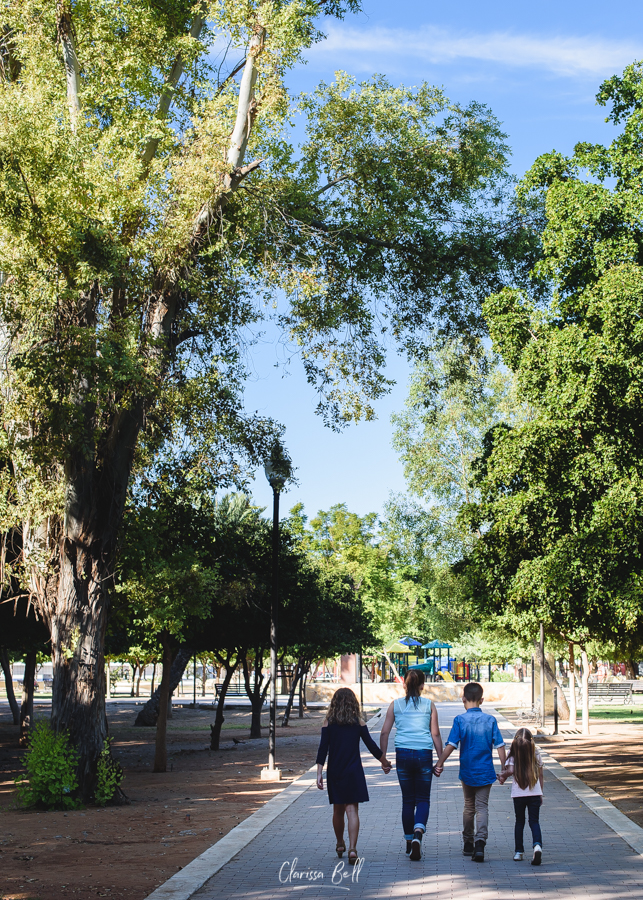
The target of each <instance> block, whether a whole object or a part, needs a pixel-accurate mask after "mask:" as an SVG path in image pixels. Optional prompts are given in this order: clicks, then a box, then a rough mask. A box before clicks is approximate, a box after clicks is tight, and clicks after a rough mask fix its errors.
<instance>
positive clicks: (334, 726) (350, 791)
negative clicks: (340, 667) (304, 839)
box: [317, 688, 391, 866]
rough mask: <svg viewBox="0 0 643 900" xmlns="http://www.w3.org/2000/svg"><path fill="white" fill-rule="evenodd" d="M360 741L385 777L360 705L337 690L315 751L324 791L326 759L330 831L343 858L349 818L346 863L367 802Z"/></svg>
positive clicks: (353, 855)
mask: <svg viewBox="0 0 643 900" xmlns="http://www.w3.org/2000/svg"><path fill="white" fill-rule="evenodd" d="M360 740H362V741H364V743H365V744H366V746H367V747H368V749H369V750H370V751H371V753H372V754H373V756H374V757H375V759H378V760H379V761H380V762H381V764H382V769H383V770H384V772H385V773H386V774H388V773H389V772H390V771H391V764H390V762H389V761H388V759H387V758H386V754H385V753H383V751H382V750H380V748H379V747H378V746H377V744H376V743H375V741H374V740H373V738H372V737H371V736H370V734H369V732H368V728H367V727H366V723H365V722H364V721H363V719H362V717H361V711H360V708H359V702H358V700H357V697H356V696H355V694H354V693H353V692H352V691H351V690H350V689H349V688H340V689H339V690H338V691H336V692H335V694H334V695H333V699H332V700H331V702H330V707H329V708H328V715H327V716H326V718H325V720H324V723H323V725H322V730H321V741H320V743H319V750H318V751H317V787H318V788H319V790H320V791H323V790H324V776H323V771H324V763H325V762H326V756H328V772H327V776H326V787H327V789H328V801H329V803H332V804H333V829H334V831H335V837H336V838H337V845H336V847H335V850H336V852H337V855H338V856H339V857H340V859H341V857H342V855H343V854H344V853H345V851H346V843H345V841H344V822H345V818H346V819H348V839H349V850H348V862H349V865H351V866H354V865H355V863H356V862H357V859H358V857H357V838H358V835H359V804H360V803H366V802H368V790H367V788H366V778H365V776H364V769H363V767H362V760H361V757H360V752H359V751H360Z"/></svg>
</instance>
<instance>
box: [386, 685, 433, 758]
mask: <svg viewBox="0 0 643 900" xmlns="http://www.w3.org/2000/svg"><path fill="white" fill-rule="evenodd" d="M416 700H417V706H416V705H415V703H414V702H413V700H412V699H410V700H409V701H408V703H407V701H406V698H405V697H398V698H397V699H396V700H394V701H393V712H394V713H395V729H396V730H395V746H396V747H399V748H400V749H405V750H433V738H432V736H431V701H430V700H429V698H428V697H417V698H416Z"/></svg>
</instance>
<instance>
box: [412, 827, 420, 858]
mask: <svg viewBox="0 0 643 900" xmlns="http://www.w3.org/2000/svg"><path fill="white" fill-rule="evenodd" d="M422 834H423V832H422V831H420V830H419V828H418V830H417V831H415V832H413V840H412V841H411V859H412V860H413V861H414V862H417V861H418V859H422Z"/></svg>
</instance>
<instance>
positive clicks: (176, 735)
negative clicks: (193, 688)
mask: <svg viewBox="0 0 643 900" xmlns="http://www.w3.org/2000/svg"><path fill="white" fill-rule="evenodd" d="M6 710H7V707H6V706H3V714H1V715H0V813H1V814H0V898H2V900H60V898H62V897H72V896H73V897H75V898H79V900H81V898H84V897H93V896H99V897H123V898H128V900H143V898H144V897H146V896H147V895H148V894H149V893H150V892H151V891H152V890H153V889H154V888H155V887H156V886H157V885H159V884H162V883H163V882H164V881H166V880H167V879H168V878H169V877H170V876H171V875H173V874H174V873H175V872H177V871H178V870H179V869H180V868H182V867H183V866H185V865H187V863H189V862H190V861H191V860H193V859H194V858H195V857H196V856H198V855H199V854H200V853H203V851H204V850H207V848H208V847H210V846H211V845H212V844H214V843H216V841H217V840H218V839H219V838H220V837H221V836H222V835H224V834H227V833H228V831H230V830H231V829H232V828H234V827H235V825H237V824H238V823H239V822H240V821H242V820H243V819H245V818H246V816H248V815H250V814H251V813H253V812H254V811H255V810H256V809H257V808H258V807H259V806H261V805H262V804H263V803H265V801H266V800H268V799H270V798H271V797H273V796H274V795H275V794H276V793H278V792H279V791H280V790H281V789H282V788H283V787H284V786H286V785H287V784H289V783H290V782H291V781H292V780H293V779H294V778H296V777H297V776H298V775H301V774H302V772H305V771H306V770H307V769H309V768H310V766H311V765H312V764H313V763H314V761H315V756H316V753H317V746H318V742H319V731H320V727H321V720H322V718H323V715H324V711H322V710H311V711H310V714H309V718H306V719H304V720H300V719H298V718H293V719H291V722H292V724H291V725H290V726H289V727H288V728H282V727H280V726H279V725H278V731H277V741H278V746H277V761H278V765H279V766H280V767H281V768H282V773H283V775H282V777H283V778H284V779H285V784H282V785H281V787H280V786H279V785H277V784H275V783H270V782H262V781H260V780H259V779H260V770H261V769H262V768H263V767H264V766H265V765H266V762H267V757H268V740H267V716H266V717H265V718H264V723H263V724H265V726H266V728H265V735H266V737H264V738H263V739H261V740H255V741H250V740H248V738H247V735H248V731H249V715H248V713H246V712H244V711H241V710H233V709H231V710H226V722H225V725H224V730H223V734H222V743H221V749H220V750H219V751H218V752H212V751H210V750H209V743H210V724H211V723H212V722H213V721H214V711H213V710H212V709H210V710H207V709H206V710H201V709H198V710H191V709H188V708H182V709H181V708H179V709H176V708H175V710H174V714H173V717H172V719H171V720H170V722H169V723H168V760H169V766H168V768H169V769H170V771H168V772H167V773H166V774H163V775H154V774H152V771H151V769H152V761H153V756H154V729H153V728H135V727H134V724H133V723H134V719H135V718H136V713H137V706H135V705H134V704H131V703H128V704H126V703H110V704H109V706H108V719H109V727H110V734H111V735H112V736H113V738H114V741H113V745H112V746H113V750H114V755H115V756H116V757H117V758H118V759H119V760H120V762H121V764H122V766H123V769H124V770H125V780H124V782H123V790H124V791H125V793H126V794H127V797H128V798H129V800H130V803H129V804H127V805H124V806H118V807H107V808H105V809H97V808H93V807H88V808H85V809H80V810H74V811H70V812H67V813H63V812H43V811H35V810H23V809H19V808H17V807H16V795H15V788H14V784H13V779H14V778H15V777H16V776H17V775H18V774H19V773H20V771H21V765H20V758H21V755H22V752H21V751H20V750H19V748H18V745H17V740H16V730H15V728H14V727H13V724H12V722H11V719H10V717H9V714H8V712H7V711H6ZM46 714H47V709H46V708H44V707H41V708H39V709H38V711H37V716H38V715H40V716H44V715H46ZM294 716H295V717H296V716H297V711H296V710H295V711H294ZM233 738H236V739H237V740H238V741H241V742H242V743H238V744H235V743H233Z"/></svg>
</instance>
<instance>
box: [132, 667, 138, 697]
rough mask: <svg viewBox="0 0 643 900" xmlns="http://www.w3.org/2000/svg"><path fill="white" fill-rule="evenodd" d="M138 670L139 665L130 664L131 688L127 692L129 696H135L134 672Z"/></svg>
mask: <svg viewBox="0 0 643 900" xmlns="http://www.w3.org/2000/svg"><path fill="white" fill-rule="evenodd" d="M138 670H139V666H138V665H133V666H132V689H131V691H130V692H129V695H130V697H135V696H136V684H135V682H136V673H137V672H138ZM139 681H140V678H139Z"/></svg>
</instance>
